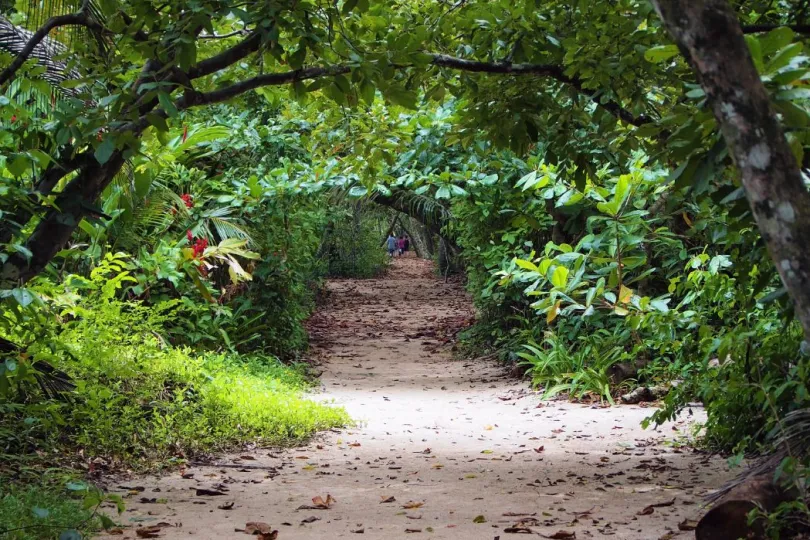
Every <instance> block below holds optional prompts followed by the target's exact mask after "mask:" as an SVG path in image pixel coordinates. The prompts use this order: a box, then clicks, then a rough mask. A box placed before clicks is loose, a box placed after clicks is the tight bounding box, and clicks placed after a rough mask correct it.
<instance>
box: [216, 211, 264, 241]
mask: <svg viewBox="0 0 810 540" xmlns="http://www.w3.org/2000/svg"><path fill="white" fill-rule="evenodd" d="M210 221H211V225H213V227H214V229H215V230H216V231H217V236H219V238H220V240H226V239H228V238H238V239H240V240H246V241H247V242H248V244H251V245H252V244H254V242H253V238H251V236H250V233H249V232H248V231H247V230H246V229H244V228H242V227H241V226H239V225H237V224H236V223H234V222H232V221H230V220H229V219H226V218H221V217H212V218H210Z"/></svg>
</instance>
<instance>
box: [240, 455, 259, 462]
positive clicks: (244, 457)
mask: <svg viewBox="0 0 810 540" xmlns="http://www.w3.org/2000/svg"><path fill="white" fill-rule="evenodd" d="M239 459H244V460H247V461H253V460H255V459H256V458H255V457H253V456H247V455H245V456H239Z"/></svg>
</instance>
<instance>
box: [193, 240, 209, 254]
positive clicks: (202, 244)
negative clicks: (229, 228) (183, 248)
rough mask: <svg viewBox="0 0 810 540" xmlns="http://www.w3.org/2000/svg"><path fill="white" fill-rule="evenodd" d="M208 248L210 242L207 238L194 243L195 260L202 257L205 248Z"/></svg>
mask: <svg viewBox="0 0 810 540" xmlns="http://www.w3.org/2000/svg"><path fill="white" fill-rule="evenodd" d="M207 247H208V240H207V239H205V238H198V239H197V241H196V242H194V258H195V259H196V258H197V257H202V255H203V252H204V251H205V248H207Z"/></svg>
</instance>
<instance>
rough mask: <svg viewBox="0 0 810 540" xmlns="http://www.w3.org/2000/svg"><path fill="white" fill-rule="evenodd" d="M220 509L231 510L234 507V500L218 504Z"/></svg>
mask: <svg viewBox="0 0 810 540" xmlns="http://www.w3.org/2000/svg"><path fill="white" fill-rule="evenodd" d="M217 508H219V509H220V510H231V509H232V508H233V501H230V502H226V503H225V504H220V505H219V506H217Z"/></svg>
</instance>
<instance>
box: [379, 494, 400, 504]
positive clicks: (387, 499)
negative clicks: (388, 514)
mask: <svg viewBox="0 0 810 540" xmlns="http://www.w3.org/2000/svg"><path fill="white" fill-rule="evenodd" d="M380 498H381V499H382V500H381V501H380V504H383V503H392V502H395V501H396V500H397V499H396V497H394V496H393V495H391V496H390V497H386V496H382V497H380Z"/></svg>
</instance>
